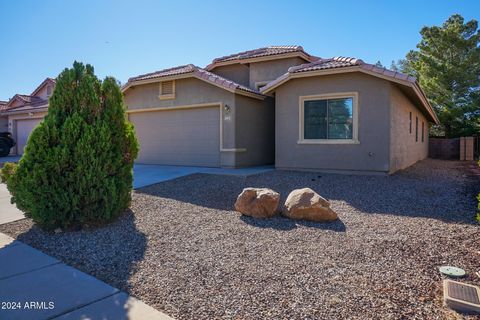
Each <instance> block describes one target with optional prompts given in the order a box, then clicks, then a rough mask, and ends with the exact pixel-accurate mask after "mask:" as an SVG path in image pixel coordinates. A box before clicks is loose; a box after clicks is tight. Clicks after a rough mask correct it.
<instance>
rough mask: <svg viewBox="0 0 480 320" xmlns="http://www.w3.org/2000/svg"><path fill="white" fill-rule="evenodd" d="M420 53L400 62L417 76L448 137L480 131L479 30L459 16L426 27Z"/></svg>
mask: <svg viewBox="0 0 480 320" xmlns="http://www.w3.org/2000/svg"><path fill="white" fill-rule="evenodd" d="M420 34H421V36H422V39H421V41H420V43H419V44H418V45H417V48H418V50H412V51H410V52H409V53H408V54H407V56H406V57H405V59H403V60H400V61H399V62H398V66H399V69H400V70H401V71H402V72H404V73H407V74H410V75H413V76H415V77H416V78H417V79H418V81H419V83H420V86H421V87H422V88H423V89H424V91H425V93H426V95H427V97H428V99H429V101H430V103H431V104H432V106H433V108H434V109H435V111H436V113H437V115H438V117H439V119H440V121H441V123H442V125H443V129H444V132H445V135H446V136H447V137H458V136H465V135H472V134H474V133H478V132H479V129H480V76H479V75H480V47H479V45H480V30H478V22H477V21H476V20H471V21H468V22H466V23H465V22H464V18H463V17H462V16H460V15H458V14H455V15H452V16H451V17H450V18H448V20H447V21H445V23H443V25H442V26H440V27H438V26H432V27H423V28H422V30H421V31H420Z"/></svg>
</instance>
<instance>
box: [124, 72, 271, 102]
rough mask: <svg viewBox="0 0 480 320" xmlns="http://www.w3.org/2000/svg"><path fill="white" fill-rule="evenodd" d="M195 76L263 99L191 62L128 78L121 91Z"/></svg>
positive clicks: (259, 95)
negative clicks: (141, 85)
mask: <svg viewBox="0 0 480 320" xmlns="http://www.w3.org/2000/svg"><path fill="white" fill-rule="evenodd" d="M190 77H193V78H197V79H200V80H202V81H205V82H208V83H210V84H213V85H215V86H217V87H220V88H222V89H225V90H227V91H230V92H233V93H238V94H243V95H247V96H252V97H254V98H259V99H264V98H265V96H264V95H262V94H261V93H260V92H259V91H257V90H253V89H250V88H248V87H246V86H244V85H241V84H238V83H236V82H234V81H232V80H228V79H225V78H223V77H221V76H219V75H217V74H214V73H212V72H210V71H207V70H205V69H202V68H200V67H197V66H195V65H193V64H187V65H184V66H179V67H175V68H169V69H164V70H160V71H156V72H151V73H146V74H143V75H139V76H136V77H132V78H130V79H128V81H127V83H126V84H125V85H124V86H123V88H122V92H125V91H126V90H128V88H130V87H131V86H134V85H139V84H145V83H153V82H159V81H168V80H175V79H182V78H190Z"/></svg>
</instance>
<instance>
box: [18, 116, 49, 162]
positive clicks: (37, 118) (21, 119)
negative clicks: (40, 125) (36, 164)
mask: <svg viewBox="0 0 480 320" xmlns="http://www.w3.org/2000/svg"><path fill="white" fill-rule="evenodd" d="M43 119H44V116H30V117H20V118H15V119H13V121H14V122H15V142H16V145H15V153H16V154H17V155H21V154H23V150H22V151H21V152H19V147H20V144H19V143H18V142H19V139H18V122H20V121H25V120H40V122H41V121H42V120H43ZM30 133H31V132H30ZM25 146H26V144H25Z"/></svg>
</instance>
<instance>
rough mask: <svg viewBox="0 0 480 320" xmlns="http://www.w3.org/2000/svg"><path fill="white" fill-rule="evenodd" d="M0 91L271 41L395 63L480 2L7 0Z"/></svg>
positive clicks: (203, 59)
mask: <svg viewBox="0 0 480 320" xmlns="http://www.w3.org/2000/svg"><path fill="white" fill-rule="evenodd" d="M0 13H1V16H2V18H1V19H0V44H1V46H2V49H1V50H0V100H8V99H9V98H11V97H12V96H13V95H14V94H15V93H25V94H29V93H31V92H32V91H33V90H34V89H35V87H36V86H37V85H38V84H40V83H41V81H43V79H45V78H46V77H48V76H50V77H55V76H56V75H57V74H58V73H59V72H60V71H61V70H62V69H63V68H65V67H67V66H71V64H72V62H73V61H74V60H78V61H82V62H85V63H90V64H93V66H94V67H95V70H96V73H97V74H98V75H99V76H100V77H102V78H103V77H105V76H107V75H111V76H114V77H116V78H117V79H119V80H120V81H122V82H125V81H126V80H127V79H128V78H129V77H131V76H135V75H138V74H141V73H146V72H151V71H155V70H160V69H163V68H167V67H172V66H177V65H181V64H187V63H193V64H196V65H198V66H205V65H207V64H208V63H209V62H210V61H211V60H212V59H213V58H215V57H219V56H222V55H227V54H230V53H235V52H238V51H243V50H249V49H254V48H258V47H262V46H268V45H280V44H299V45H302V46H303V47H304V49H305V50H306V51H307V52H309V53H311V54H314V55H317V56H321V57H331V56H336V55H343V56H354V57H359V58H362V59H363V60H365V61H367V62H373V63H374V62H376V61H377V60H380V61H381V62H382V63H383V64H384V65H386V66H390V63H391V61H392V60H394V59H395V60H396V59H399V58H402V57H404V55H405V54H406V53H407V52H408V50H410V49H413V48H415V45H416V44H417V43H418V41H419V39H420V36H419V30H420V28H421V27H422V26H424V25H440V24H441V23H442V22H443V21H445V20H446V19H447V18H448V17H449V16H450V15H451V14H453V13H460V14H462V15H463V16H464V17H465V18H466V19H468V20H470V19H477V20H478V19H480V1H478V0H474V1H453V0H452V1H443V0H437V1H423V0H416V1H367V0H366V1H349V0H342V1H300V0H297V1H281V0H276V1H258V0H257V1H208V0H205V1H182V0H175V1H143V0H136V1H123V0H117V1H114V0H111V1H107V0H98V1H94V0H92V1H87V0H76V1H63V0H56V1H54V0H52V1H51V0H42V1H34V0H30V1H24V0H15V1H13V0H12V1H8V0H0Z"/></svg>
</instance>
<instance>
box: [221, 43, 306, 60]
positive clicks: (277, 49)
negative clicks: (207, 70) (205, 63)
mask: <svg viewBox="0 0 480 320" xmlns="http://www.w3.org/2000/svg"><path fill="white" fill-rule="evenodd" d="M290 52H303V53H305V54H306V55H308V56H309V54H307V53H306V52H305V51H303V47H301V46H270V47H264V48H258V49H254V50H248V51H243V52H238V53H234V54H230V55H228V56H224V57H220V58H216V59H213V61H212V62H213V63H216V62H225V61H230V60H242V59H251V58H258V57H264V56H273V55H277V54H285V53H290Z"/></svg>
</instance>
